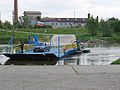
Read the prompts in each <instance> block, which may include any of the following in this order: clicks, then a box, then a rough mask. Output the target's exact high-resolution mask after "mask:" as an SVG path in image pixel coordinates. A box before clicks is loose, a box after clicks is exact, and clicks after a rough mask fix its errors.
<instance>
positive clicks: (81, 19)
mask: <svg viewBox="0 0 120 90" xmlns="http://www.w3.org/2000/svg"><path fill="white" fill-rule="evenodd" d="M43 20H44V21H45V22H83V23H84V22H86V21H87V18H43Z"/></svg>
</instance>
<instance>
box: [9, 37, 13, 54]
mask: <svg viewBox="0 0 120 90" xmlns="http://www.w3.org/2000/svg"><path fill="white" fill-rule="evenodd" d="M12 40H13V37H11V43H10V50H9V53H11V49H12Z"/></svg>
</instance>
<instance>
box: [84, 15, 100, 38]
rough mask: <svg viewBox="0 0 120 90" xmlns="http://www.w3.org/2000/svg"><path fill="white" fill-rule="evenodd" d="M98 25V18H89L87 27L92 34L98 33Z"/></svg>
mask: <svg viewBox="0 0 120 90" xmlns="http://www.w3.org/2000/svg"><path fill="white" fill-rule="evenodd" d="M98 25H99V24H98V18H96V19H94V18H93V17H91V18H90V19H88V20H87V24H86V27H87V28H88V30H89V32H90V33H91V35H92V36H96V35H97V30H98Z"/></svg>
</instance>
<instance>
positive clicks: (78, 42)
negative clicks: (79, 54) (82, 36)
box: [74, 40, 80, 51]
mask: <svg viewBox="0 0 120 90" xmlns="http://www.w3.org/2000/svg"><path fill="white" fill-rule="evenodd" d="M74 42H76V43H77V48H78V49H79V51H80V45H79V44H80V41H79V40H77V41H74Z"/></svg>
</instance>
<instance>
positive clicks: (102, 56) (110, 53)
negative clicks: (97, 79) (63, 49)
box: [0, 44, 120, 65]
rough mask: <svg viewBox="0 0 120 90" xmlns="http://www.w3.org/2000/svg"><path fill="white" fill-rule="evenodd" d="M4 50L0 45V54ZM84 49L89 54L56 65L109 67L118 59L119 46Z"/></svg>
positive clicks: (99, 46)
mask: <svg viewBox="0 0 120 90" xmlns="http://www.w3.org/2000/svg"><path fill="white" fill-rule="evenodd" d="M4 48H5V45H0V54H1V52H2V50H3V49H4ZM86 49H89V50H90V51H91V52H90V53H82V54H79V55H74V56H72V57H67V58H63V59H61V60H59V61H58V62H57V64H56V65H109V64H110V63H111V62H113V61H115V60H117V59H119V58H120V46H119V45H117V44H116V45H97V46H88V47H87V48H86ZM7 60H8V58H6V57H4V56H3V55H0V61H2V64H3V63H4V62H6V61H7ZM11 64H12V63H11Z"/></svg>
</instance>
